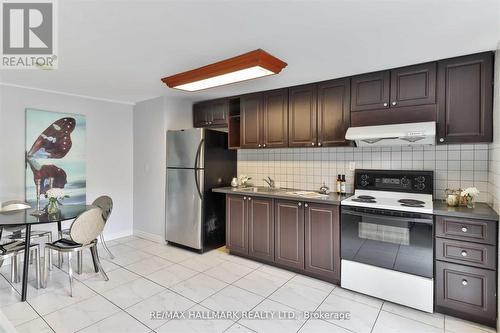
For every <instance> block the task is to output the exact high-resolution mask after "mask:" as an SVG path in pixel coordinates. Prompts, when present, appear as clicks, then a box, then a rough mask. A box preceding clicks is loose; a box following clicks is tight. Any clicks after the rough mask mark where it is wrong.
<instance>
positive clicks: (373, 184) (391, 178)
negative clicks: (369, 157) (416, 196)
mask: <svg viewBox="0 0 500 333" xmlns="http://www.w3.org/2000/svg"><path fill="white" fill-rule="evenodd" d="M354 178H355V179H354V182H355V184H354V187H355V189H365V190H379V191H396V192H409V193H422V194H432V192H433V181H434V173H433V172H432V171H400V170H356V171H355V177H354Z"/></svg>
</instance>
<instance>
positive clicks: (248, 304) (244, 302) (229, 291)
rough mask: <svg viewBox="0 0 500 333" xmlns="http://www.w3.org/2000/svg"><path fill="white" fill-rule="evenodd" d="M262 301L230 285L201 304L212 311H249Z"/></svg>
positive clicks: (259, 297) (256, 296) (257, 296)
mask: <svg viewBox="0 0 500 333" xmlns="http://www.w3.org/2000/svg"><path fill="white" fill-rule="evenodd" d="M263 299H264V297H262V296H259V295H256V294H254V293H251V292H249V291H246V290H244V289H241V288H238V287H235V286H232V285H230V286H227V287H226V288H224V289H222V290H221V291H219V292H218V293H216V294H215V295H212V296H210V297H209V298H207V299H206V300H204V301H203V302H202V303H201V304H202V305H203V306H205V307H206V308H209V309H210V310H213V311H249V310H251V309H252V308H253V307H255V306H256V305H257V304H259V303H260V302H262V300H263Z"/></svg>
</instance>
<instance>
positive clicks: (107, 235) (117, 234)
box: [104, 230, 133, 241]
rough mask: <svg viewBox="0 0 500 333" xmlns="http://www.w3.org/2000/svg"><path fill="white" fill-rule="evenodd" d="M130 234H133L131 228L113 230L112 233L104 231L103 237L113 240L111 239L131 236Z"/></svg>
mask: <svg viewBox="0 0 500 333" xmlns="http://www.w3.org/2000/svg"><path fill="white" fill-rule="evenodd" d="M132 234H133V232H132V230H123V231H119V232H113V233H107V232H104V239H105V240H107V241H108V240H113V239H117V238H122V237H127V236H132Z"/></svg>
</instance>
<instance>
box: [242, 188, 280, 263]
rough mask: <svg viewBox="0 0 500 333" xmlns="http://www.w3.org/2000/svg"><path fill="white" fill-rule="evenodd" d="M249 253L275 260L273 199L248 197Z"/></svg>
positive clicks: (253, 255)
mask: <svg viewBox="0 0 500 333" xmlns="http://www.w3.org/2000/svg"><path fill="white" fill-rule="evenodd" d="M247 207H248V212H247V218H248V254H249V255H250V256H252V257H256V258H259V259H263V260H267V261H274V207H273V199H269V198H259V197H249V198H248V199H247Z"/></svg>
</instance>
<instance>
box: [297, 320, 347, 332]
mask: <svg viewBox="0 0 500 333" xmlns="http://www.w3.org/2000/svg"><path fill="white" fill-rule="evenodd" d="M350 332H351V331H348V330H346V329H345V328H342V327H340V326H337V325H334V324H331V323H329V322H327V321H324V320H319V319H317V320H316V319H309V320H308V321H307V322H306V323H305V324H304V326H302V328H301V329H300V330H299V333H350Z"/></svg>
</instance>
